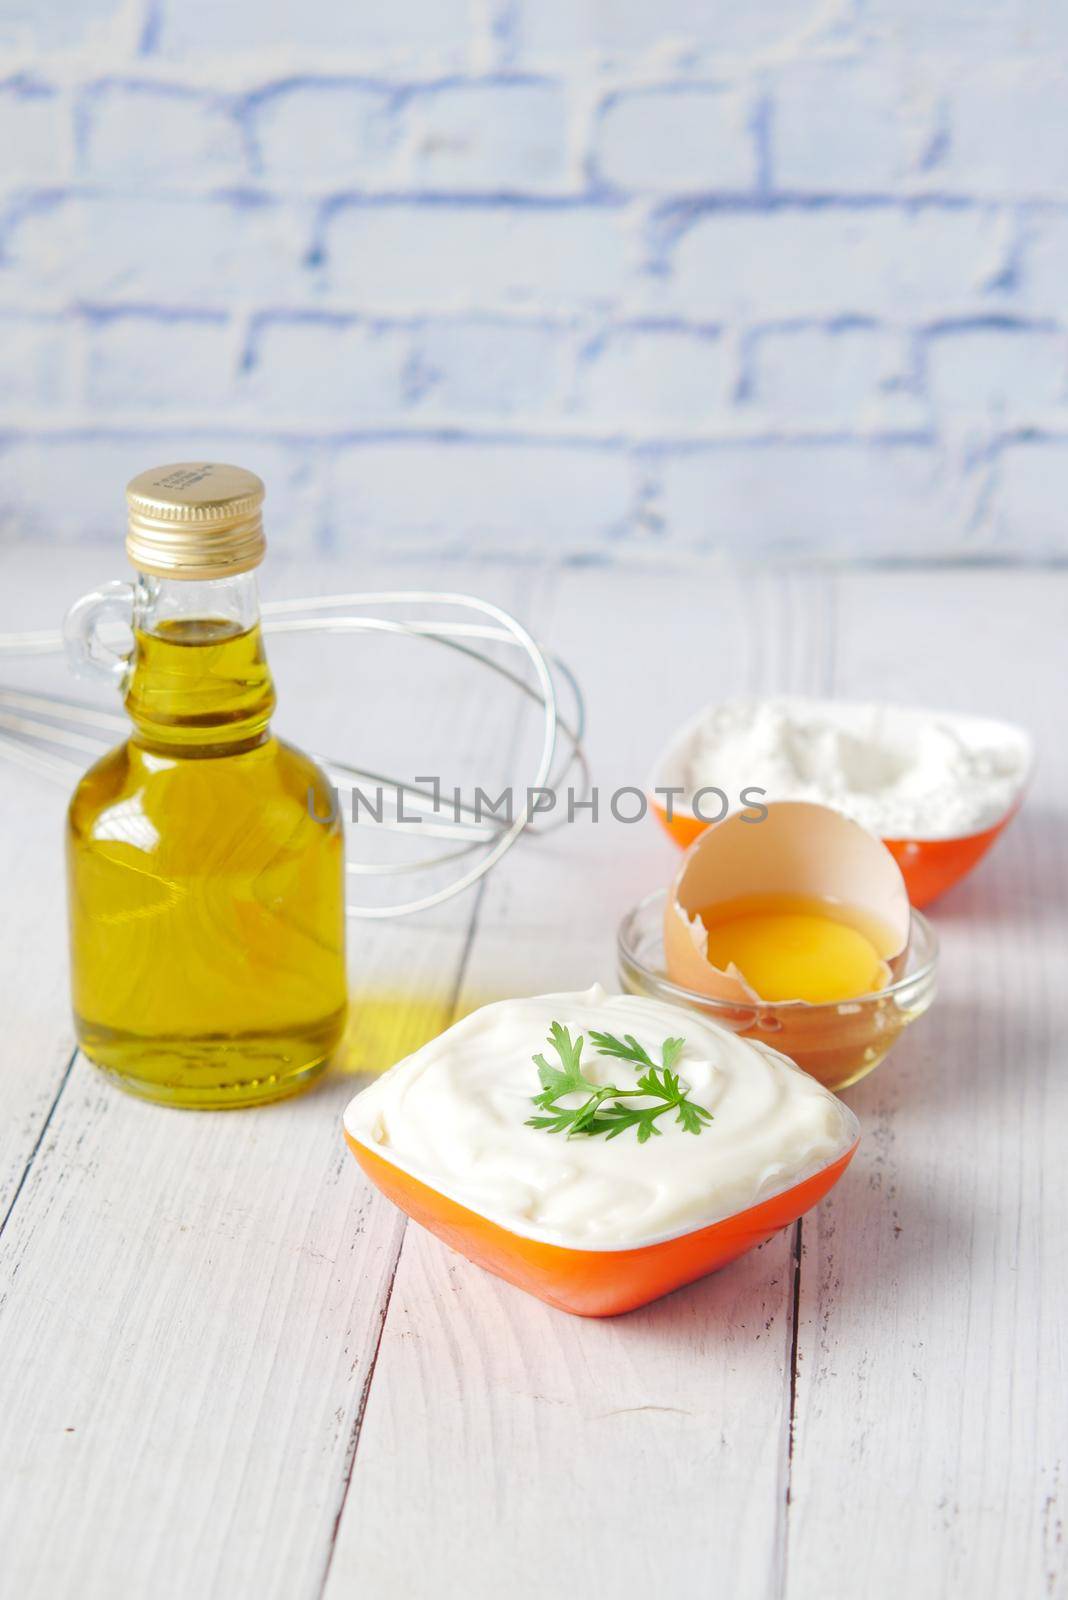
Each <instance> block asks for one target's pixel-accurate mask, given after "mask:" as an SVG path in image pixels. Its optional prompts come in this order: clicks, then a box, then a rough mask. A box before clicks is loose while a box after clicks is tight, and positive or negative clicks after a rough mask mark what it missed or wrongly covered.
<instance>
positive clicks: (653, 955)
mask: <svg viewBox="0 0 1068 1600" xmlns="http://www.w3.org/2000/svg"><path fill="white" fill-rule="evenodd" d="M666 898H667V891H666V890H664V889H657V890H656V891H655V892H654V893H653V894H650V895H646V897H645V899H644V900H640V901H639V902H638V904H637V905H636V906H634V907H633V909H632V910H630V911H628V912H627V914H626V916H625V917H624V918H623V920H622V922H621V923H620V925H619V935H618V955H619V978H620V983H621V984H622V987H623V989H624V990H625V992H626V993H627V994H644V995H649V996H651V997H652V999H654V1000H665V1001H667V1002H668V1003H669V1004H671V1005H677V1006H683V1007H686V1008H687V1009H689V1010H691V1011H699V1012H700V1013H701V1015H702V1016H705V1017H710V1018H711V1019H712V1021H713V1022H718V1023H720V1024H721V1026H722V1027H724V1028H729V1029H730V1030H731V1032H732V1033H741V1034H745V1035H746V1037H747V1038H751V1039H759V1040H762V1041H763V1043H764V1044H767V1045H770V1046H771V1047H772V1049H774V1050H781V1051H782V1053H783V1055H787V1056H789V1057H790V1058H791V1059H792V1060H794V1061H796V1062H797V1064H798V1066H799V1067H803V1068H804V1069H805V1071H806V1072H810V1073H811V1074H812V1076H813V1077H814V1078H818V1079H819V1081H820V1083H822V1084H825V1085H826V1087H827V1088H828V1089H845V1088H847V1087H848V1085H849V1084H851V1083H856V1082H857V1081H858V1080H859V1079H860V1078H864V1077H866V1076H867V1074H868V1073H869V1072H871V1071H872V1070H873V1069H874V1068H875V1067H877V1066H878V1065H879V1062H880V1061H881V1060H882V1059H883V1057H884V1056H885V1055H887V1054H888V1053H889V1051H890V1049H891V1047H892V1046H893V1044H894V1042H895V1040H896V1039H897V1038H898V1037H899V1035H900V1034H901V1033H902V1032H903V1031H904V1030H905V1029H906V1028H907V1027H908V1025H909V1023H910V1022H914V1021H915V1020H916V1018H917V1017H922V1015H923V1013H924V1012H925V1011H926V1010H927V1007H928V1006H929V1005H930V1004H931V1001H932V1000H933V999H934V996H935V968H936V967H937V965H938V940H937V938H936V937H935V932H934V929H933V928H932V927H931V924H930V923H929V922H928V920H927V918H926V917H925V916H923V915H922V914H921V913H920V912H919V911H916V910H915V909H914V910H913V912H912V917H911V922H910V931H909V943H908V949H907V950H906V952H905V965H904V970H903V972H902V974H901V976H900V977H898V978H896V979H895V980H894V982H893V983H889V984H887V986H886V988H885V989H880V990H879V991H878V992H877V993H875V994H861V995H857V996H856V997H855V998H854V999H852V1000H838V1001H833V1002H831V1003H829V1004H827V1005H809V1004H808V1003H807V1002H806V1001H804V1000H782V1001H764V1000H762V1001H760V1002H759V1003H758V1004H754V1005H745V1004H742V1005H739V1004H738V1003H737V1002H735V1001H732V1000H713V999H710V998H709V996H707V995H703V994H697V993H695V991H694V990H692V989H684V988H682V987H681V985H679V984H677V983H672V982H671V981H670V979H669V978H668V977H667V974H666V969H665V965H664V933H663V925H664V904H665V901H666Z"/></svg>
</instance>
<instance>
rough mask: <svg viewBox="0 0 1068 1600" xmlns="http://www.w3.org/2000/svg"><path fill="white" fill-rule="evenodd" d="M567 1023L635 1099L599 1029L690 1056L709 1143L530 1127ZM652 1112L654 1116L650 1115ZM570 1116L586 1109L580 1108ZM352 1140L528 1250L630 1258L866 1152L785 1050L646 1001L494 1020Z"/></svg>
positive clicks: (389, 1075)
mask: <svg viewBox="0 0 1068 1600" xmlns="http://www.w3.org/2000/svg"><path fill="white" fill-rule="evenodd" d="M552 1022H560V1023H562V1024H563V1026H564V1027H566V1028H568V1029H569V1030H570V1032H571V1034H572V1037H575V1036H577V1035H579V1034H582V1035H583V1037H584V1039H585V1045H584V1048H583V1052H582V1069H583V1072H584V1074H585V1076H586V1077H587V1078H589V1079H590V1080H591V1081H593V1082H594V1083H597V1084H608V1083H613V1084H616V1085H617V1086H618V1087H619V1088H621V1089H622V1088H632V1087H633V1086H634V1084H635V1082H636V1081H637V1078H638V1077H639V1076H640V1073H641V1069H640V1067H637V1066H632V1065H631V1064H630V1063H629V1062H626V1061H619V1060H615V1059H613V1058H611V1057H608V1056H603V1055H599V1054H598V1053H597V1051H596V1050H595V1049H594V1047H593V1046H592V1044H591V1042H590V1037H589V1036H590V1030H591V1029H597V1030H599V1031H600V1032H602V1033H613V1034H616V1035H617V1036H619V1037H621V1036H622V1035H623V1034H626V1033H629V1034H633V1035H634V1036H635V1038H636V1039H637V1040H638V1042H639V1043H640V1044H641V1045H642V1046H643V1047H644V1048H645V1049H646V1050H647V1051H648V1053H649V1055H650V1056H651V1057H652V1059H653V1060H654V1061H655V1062H657V1063H659V1062H660V1058H661V1056H660V1052H661V1045H662V1044H663V1042H664V1040H665V1039H667V1038H669V1037H676V1038H683V1039H685V1041H686V1044H685V1048H684V1050H683V1052H682V1055H681V1056H680V1057H679V1060H678V1062H677V1064H676V1067H675V1070H676V1071H677V1072H678V1073H679V1074H680V1076H681V1078H682V1081H683V1085H684V1087H686V1088H687V1092H688V1094H689V1097H690V1098H691V1099H693V1100H695V1101H697V1102H698V1103H699V1104H700V1105H702V1106H705V1107H706V1108H707V1109H708V1110H709V1111H711V1113H712V1121H711V1122H710V1123H709V1124H707V1125H706V1126H705V1127H704V1129H703V1130H702V1131H701V1132H700V1133H698V1134H692V1133H687V1132H686V1131H685V1130H684V1129H682V1128H681V1127H679V1126H678V1125H677V1124H676V1122H675V1120H674V1115H673V1114H672V1113H670V1112H669V1113H666V1114H665V1115H664V1116H662V1117H660V1118H659V1119H658V1121H657V1126H658V1127H659V1128H660V1129H661V1130H662V1136H661V1137H659V1138H655V1137H654V1138H651V1139H649V1140H647V1142H646V1143H645V1144H639V1143H638V1140H637V1136H636V1134H635V1133H634V1131H633V1130H628V1131H627V1132H625V1133H622V1134H619V1135H617V1136H616V1137H615V1138H613V1139H607V1138H605V1137H604V1136H603V1135H599V1136H597V1137H588V1136H586V1137H574V1138H570V1139H569V1138H567V1137H565V1136H564V1135H563V1134H559V1133H549V1132H545V1131H543V1130H541V1129H537V1128H529V1127H527V1126H526V1121H527V1118H528V1117H530V1116H534V1115H537V1114H538V1108H536V1107H535V1106H533V1105H532V1104H531V1099H532V1096H534V1095H536V1094H538V1093H539V1090H540V1084H539V1082H538V1072H537V1068H536V1066H535V1065H534V1063H533V1060H532V1057H533V1056H534V1055H535V1054H536V1053H538V1052H542V1053H543V1054H544V1055H545V1057H546V1059H547V1060H549V1061H551V1062H552V1064H553V1065H554V1066H555V1065H558V1064H559V1058H558V1057H557V1056H556V1055H555V1054H554V1052H553V1050H552V1048H551V1046H550V1045H548V1044H547V1043H546V1038H547V1035H548V1032H549V1025H550V1023H552ZM638 1103H639V1104H643V1105H644V1104H652V1103H654V1102H651V1101H648V1102H646V1101H640V1102H638ZM563 1104H565V1105H567V1106H576V1105H578V1104H581V1096H571V1097H570V1098H569V1099H567V1100H565V1101H564V1102H563ZM345 1127H346V1129H347V1130H348V1132H349V1133H350V1134H351V1136H352V1137H353V1138H354V1139H355V1140H357V1141H358V1142H359V1143H361V1144H364V1145H366V1146H367V1147H368V1148H369V1149H370V1150H372V1151H374V1152H375V1153H376V1154H377V1155H379V1156H382V1157H383V1158H384V1159H386V1160H387V1161H391V1162H393V1163H394V1164H395V1165H396V1166H398V1167H401V1168H403V1169H404V1171H405V1172H408V1173H410V1174H411V1175H412V1176H413V1177H415V1178H418V1179H419V1180H420V1181H421V1182H423V1183H425V1184H428V1185H429V1186H430V1187H432V1188H434V1189H437V1190H439V1191H440V1192H441V1193H442V1194H445V1195H447V1196H448V1197H449V1198H450V1199H453V1200H455V1201H457V1202H459V1204H461V1205H463V1206H466V1207H467V1208H468V1209H469V1210H472V1211H478V1212H480V1213H481V1214H482V1215H483V1216H485V1217H488V1218H489V1219H490V1220H491V1221H493V1222H497V1223H500V1224H501V1225H502V1226H504V1227H506V1228H509V1229H511V1230H512V1231H513V1232H515V1233H520V1234H523V1235H524V1236H526V1237H528V1238H534V1239H544V1240H547V1241H549V1242H550V1243H555V1244H563V1245H571V1246H573V1247H576V1248H583V1249H625V1248H630V1247H633V1246H635V1245H639V1244H650V1243H653V1242H654V1241H655V1240H657V1239H662V1238H667V1237H670V1236H671V1235H673V1234H676V1233H684V1232H688V1231H689V1230H690V1229H692V1228H694V1227H698V1226H702V1225H704V1224H706V1223H711V1222H716V1221H718V1220H719V1219H721V1218H723V1217H727V1216H730V1215H732V1214H733V1213H734V1212H736V1211H743V1210H745V1209H746V1207H748V1206H750V1205H753V1204H754V1203H755V1202H756V1201H758V1200H762V1199H765V1198H767V1197H768V1196H769V1195H772V1194H776V1193H778V1192H779V1191H781V1190H782V1189H786V1188H789V1187H790V1185H791V1184H793V1183H795V1182H796V1181H797V1180H799V1179H800V1178H803V1177H807V1176H808V1175H810V1174H811V1173H814V1172H817V1171H819V1170H820V1169H821V1168H823V1167H825V1166H827V1165H828V1163H829V1162H831V1161H833V1160H834V1159H835V1157H837V1156H839V1155H841V1154H842V1153H843V1152H844V1151H845V1150H846V1149H848V1147H849V1146H850V1144H852V1142H853V1140H854V1139H855V1137H856V1127H857V1125H856V1119H855V1118H854V1117H853V1115H852V1113H851V1112H850V1111H849V1110H848V1109H847V1108H846V1107H845V1106H844V1105H842V1103H841V1102H840V1101H838V1100H836V1099H835V1097H834V1095H832V1094H831V1093H830V1091H829V1090H827V1089H825V1088H823V1086H822V1085H821V1084H819V1083H817V1081H816V1079H815V1078H810V1077H809V1076H808V1075H807V1074H806V1073H804V1072H802V1071H801V1070H800V1069H799V1068H798V1067H795V1066H794V1064H793V1062H791V1061H789V1060H787V1058H786V1057H785V1056H782V1055H779V1054H778V1052H777V1051H774V1050H771V1049H768V1048H767V1047H766V1046H764V1045H762V1044H758V1043H756V1042H754V1041H752V1040H749V1039H742V1038H739V1037H738V1036H736V1035H735V1034H732V1033H728V1032H727V1031H726V1029H724V1028H721V1027H719V1026H718V1025H717V1024H716V1023H713V1022H709V1021H706V1020H705V1019H704V1018H703V1017H701V1016H698V1015H697V1014H696V1013H694V1012H691V1011H686V1010H682V1009H681V1008H679V1007H676V1006H669V1005H665V1004H664V1003H663V1001H660V1000H650V999H645V998H643V997H640V996H636V995H607V994H605V991H604V990H603V989H602V988H600V986H599V985H595V986H594V987H593V988H592V989H589V990H587V991H586V992H585V993H582V992H579V993H577V994H550V995H539V996H537V997H536V998H534V999H530V1000H503V1001H499V1002H497V1003H496V1004H494V1005H488V1006H484V1007H483V1008H482V1009H481V1010H480V1011H475V1012H473V1013H472V1014H471V1016H469V1017H465V1018H464V1019H463V1021H462V1022H458V1023H456V1025H455V1026H454V1027H452V1028H449V1029H448V1030H447V1032H445V1033H443V1034H440V1035H439V1037H438V1038H436V1039H432V1040H431V1041H430V1043H429V1044H426V1045H424V1046H423V1047H422V1049H421V1050H417V1051H416V1052H415V1053H414V1055H410V1056H408V1057H407V1059H406V1060H404V1061H400V1062H398V1063H397V1065H396V1066H394V1067H391V1068H390V1069H389V1071H388V1072H385V1073H384V1074H383V1075H382V1077H380V1078H378V1079H377V1080H376V1081H375V1082H374V1083H372V1084H371V1085H370V1087H369V1088H367V1089H364V1090H363V1092H362V1093H360V1094H358V1095H357V1096H356V1097H355V1099H354V1100H352V1101H351V1102H350V1104H349V1106H348V1109H347V1110H346V1112H345Z"/></svg>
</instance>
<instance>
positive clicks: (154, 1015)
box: [64, 461, 346, 1108]
mask: <svg viewBox="0 0 1068 1600" xmlns="http://www.w3.org/2000/svg"><path fill="white" fill-rule="evenodd" d="M263 499H264V487H263V484H262V482H261V481H260V479H259V478H258V477H257V476H256V474H255V473H254V472H248V471H246V470H245V469H244V468H242V467H235V466H230V465H227V464H225V463H221V462H211V461H207V462H205V461H193V462H189V461H186V462H178V463H173V464H171V465H169V466H162V467H152V468H150V469H149V470H148V471H147V472H142V473H139V474H138V476H137V477H136V478H134V479H132V480H131V482H130V483H129V484H127V487H126V506H127V535H126V553H127V555H128V556H129V558H130V562H131V564H132V566H134V567H135V568H136V569H137V573H138V578H137V582H136V584H135V585H133V586H132V588H130V589H129V590H128V591H125V594H126V596H127V601H128V604H129V606H130V608H131V609H130V620H131V625H132V628H133V634H134V645H133V651H132V653H131V655H130V656H129V657H124V656H117V655H116V654H115V653H114V651H113V650H112V649H111V648H110V646H109V645H108V644H107V643H106V642H105V640H104V639H103V638H102V636H101V634H100V632H99V624H100V623H101V622H102V621H104V620H108V619H112V618H114V616H115V615H116V611H117V609H122V607H123V601H122V600H121V599H120V595H121V594H123V593H124V590H123V586H122V585H121V584H109V585H107V587H106V588H104V589H101V590H99V591H97V593H95V594H92V595H87V596H86V597H85V599H84V600H81V601H79V602H78V603H77V604H76V605H75V606H74V607H72V609H71V611H70V613H69V614H68V616H67V620H66V624H65V628H64V632H65V637H66V641H67V647H68V651H69V652H70V655H71V657H72V660H73V661H74V663H75V664H76V666H77V667H78V668H79V669H80V670H82V671H86V672H95V673H102V674H103V675H104V676H105V677H107V678H109V679H110V680H111V681H114V679H115V676H116V674H118V675H119V676H120V677H121V679H122V682H123V687H124V692H125V703H126V710H127V712H128V713H129V715H130V719H131V721H132V723H133V728H132V732H131V735H130V737H129V738H128V739H127V741H126V743H125V744H123V745H120V746H119V748H118V749H116V750H112V751H111V752H110V754H108V755H106V756H105V757H104V758H103V760H102V761H98V762H97V764H96V765H95V766H94V767H92V768H91V769H90V770H89V771H88V772H87V773H86V774H85V776H84V778H83V779H82V780H81V782H80V783H79V784H78V787H77V788H76V789H75V791H74V795H73V797H72V799H71V803H70V809H69V812H68V818H67V875H68V903H69V913H70V949H71V992H72V999H73V1008H74V1022H75V1028H76V1031H77V1035H78V1040H79V1043H80V1044H81V1046H82V1049H83V1050H84V1051H85V1053H86V1055H87V1056H88V1057H89V1058H90V1060H92V1061H94V1062H95V1063H96V1065H97V1066H98V1067H100V1068H101V1069H102V1070H103V1071H104V1072H105V1073H107V1074H108V1075H109V1076H110V1077H111V1078H113V1079H114V1080H115V1081H116V1082H117V1083H119V1084H121V1086H122V1087H123V1088H125V1089H128V1090H129V1091H131V1093H133V1094H138V1095H141V1096H143V1097H144V1098H145V1099H148V1100H157V1101H162V1102H164V1103H166V1104H169V1105H175V1106H194V1107H201V1108H210V1107H227V1106H244V1105H255V1104H256V1103H258V1102H260V1101H264V1100H277V1099H280V1098H281V1097H282V1096H284V1095H289V1094H293V1093H295V1092H296V1091H297V1090H298V1089H301V1088H303V1087H304V1085H305V1084H306V1083H309V1082H310V1081H311V1079H312V1078H314V1077H315V1076H316V1074H317V1073H319V1072H320V1071H321V1070H322V1069H323V1067H324V1066H325V1065H326V1061H327V1058H328V1057H329V1056H330V1054H331V1052H332V1051H333V1050H334V1048H335V1046H336V1045H337V1043H338V1041H339V1040H340V1039H341V1037H342V1034H343V1032H344V1027H345V1014H346V983H345V860H344V841H343V838H342V831H341V817H340V810H339V808H338V807H337V806H336V805H335V804H333V796H332V793H331V790H330V787H329V785H328V783H327V780H326V777H325V775H324V774H323V773H322V772H321V771H320V769H319V768H318V767H317V766H316V764H315V762H314V761H312V760H310V759H309V757H307V756H305V755H302V754H301V752H300V751H299V750H294V749H292V748H291V747H290V746H289V745H287V744H283V743H282V741H281V740H280V739H276V738H275V737H274V735H273V734H272V732H271V728H270V719H271V714H272V712H273V711H274V705H275V696H274V686H273V684H272V681H271V674H270V669H269V668H268V665H267V658H266V655H265V654H264V649H263V640H262V637H261V635H260V628H259V606H258V602H257V598H256V583H255V578H254V575H253V570H254V568H256V567H257V566H259V564H260V562H261V561H262V559H263V555H264V552H265V550H266V540H265V538H264V532H263V515H262V507H263Z"/></svg>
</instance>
